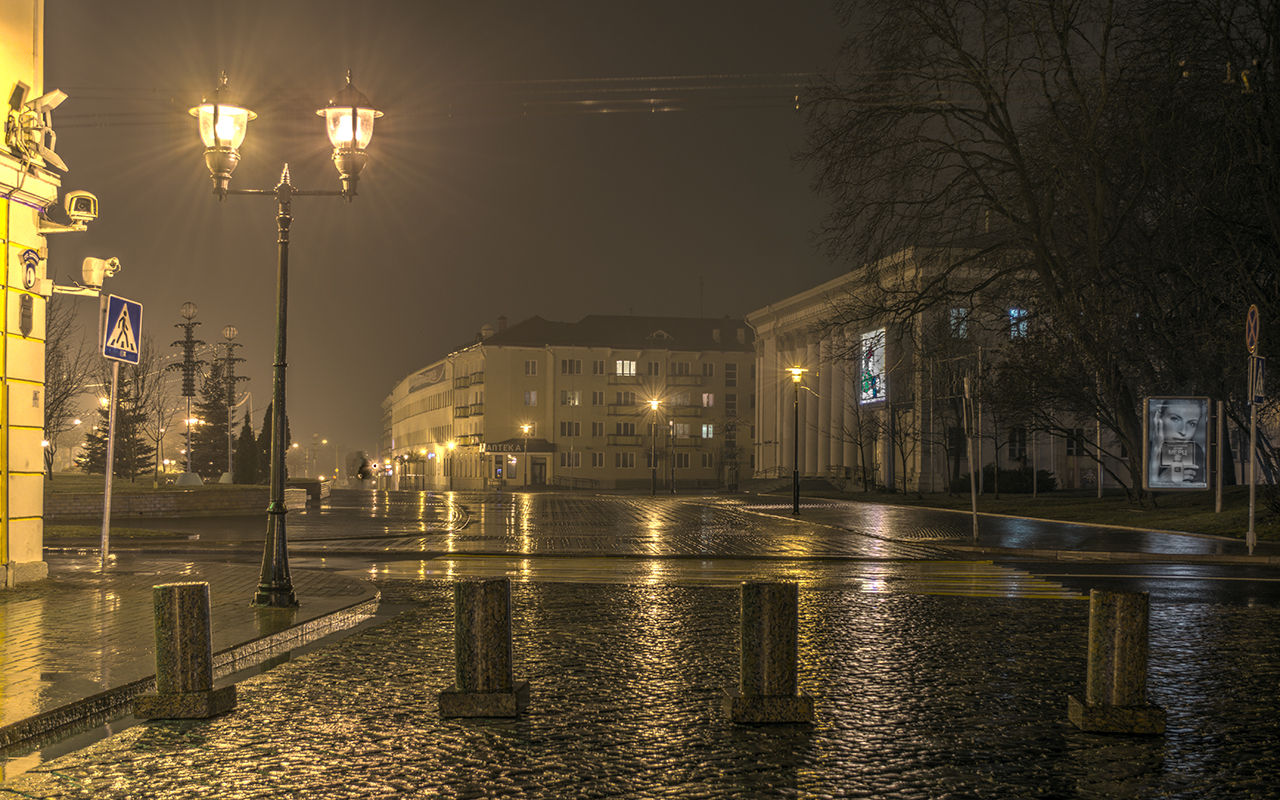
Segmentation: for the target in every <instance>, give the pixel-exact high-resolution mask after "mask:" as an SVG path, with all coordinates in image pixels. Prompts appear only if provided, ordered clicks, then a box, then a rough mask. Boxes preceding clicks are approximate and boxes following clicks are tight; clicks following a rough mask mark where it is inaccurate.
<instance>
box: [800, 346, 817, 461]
mask: <svg viewBox="0 0 1280 800" xmlns="http://www.w3.org/2000/svg"><path fill="white" fill-rule="evenodd" d="M804 363H805V366H807V367H808V368H809V372H808V373H806V375H805V378H806V379H807V380H806V381H805V385H806V386H808V387H809V388H810V389H814V390H815V391H816V387H817V383H818V382H817V379H816V377H815V373H816V372H817V368H818V344H817V342H809V343H808V344H806V345H805V349H804ZM800 405H801V409H800V426H801V430H803V431H804V448H803V449H804V452H803V453H802V455H803V460H802V461H801V463H802V464H804V468H803V469H802V472H804V474H806V475H817V474H818V423H819V422H820V420H821V415H820V414H819V413H818V398H817V397H815V396H814V392H801V393H800Z"/></svg>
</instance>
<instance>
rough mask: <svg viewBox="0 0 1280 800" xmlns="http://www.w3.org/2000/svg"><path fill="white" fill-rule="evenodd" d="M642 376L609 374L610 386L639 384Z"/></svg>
mask: <svg viewBox="0 0 1280 800" xmlns="http://www.w3.org/2000/svg"><path fill="white" fill-rule="evenodd" d="M640 381H641V378H640V376H639V375H615V374H613V373H610V374H609V385H610V386H639V385H640Z"/></svg>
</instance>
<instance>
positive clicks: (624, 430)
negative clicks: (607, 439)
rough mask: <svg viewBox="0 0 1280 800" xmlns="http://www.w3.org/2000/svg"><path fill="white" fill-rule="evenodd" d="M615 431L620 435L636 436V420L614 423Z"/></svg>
mask: <svg viewBox="0 0 1280 800" xmlns="http://www.w3.org/2000/svg"><path fill="white" fill-rule="evenodd" d="M613 432H614V433H615V434H617V435H618V436H635V435H636V424H635V423H634V422H615V423H613Z"/></svg>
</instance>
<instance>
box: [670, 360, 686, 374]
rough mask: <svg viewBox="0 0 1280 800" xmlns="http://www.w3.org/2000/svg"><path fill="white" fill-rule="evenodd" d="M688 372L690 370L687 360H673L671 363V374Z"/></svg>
mask: <svg viewBox="0 0 1280 800" xmlns="http://www.w3.org/2000/svg"><path fill="white" fill-rule="evenodd" d="M689 372H690V370H689V362H688V361H675V362H673V363H672V364H671V374H672V375H688V374H689Z"/></svg>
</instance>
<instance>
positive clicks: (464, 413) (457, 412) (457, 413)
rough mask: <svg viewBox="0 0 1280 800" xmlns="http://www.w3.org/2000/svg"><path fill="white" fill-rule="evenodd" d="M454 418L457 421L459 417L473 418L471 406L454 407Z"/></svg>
mask: <svg viewBox="0 0 1280 800" xmlns="http://www.w3.org/2000/svg"><path fill="white" fill-rule="evenodd" d="M453 416H454V418H455V419H456V418H458V417H469V416H471V406H454V407H453Z"/></svg>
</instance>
